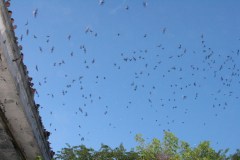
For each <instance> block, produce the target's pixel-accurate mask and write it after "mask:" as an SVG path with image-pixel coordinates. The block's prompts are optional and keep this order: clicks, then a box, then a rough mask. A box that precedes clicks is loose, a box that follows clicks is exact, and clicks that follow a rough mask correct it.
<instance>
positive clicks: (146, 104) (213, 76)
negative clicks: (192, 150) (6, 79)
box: [10, 0, 240, 152]
mask: <svg viewBox="0 0 240 160" xmlns="http://www.w3.org/2000/svg"><path fill="white" fill-rule="evenodd" d="M143 3H145V4H146V5H143ZM239 6H240V1H239V0H230V1H226V0H211V1H209V0H202V1H199V0H191V1H190V0H181V1H179V0H148V1H145V2H144V1H141V0H105V1H104V3H103V4H102V5H100V4H99V1H98V0H22V1H12V3H11V6H10V10H12V11H13V18H14V19H15V22H14V23H15V24H16V25H17V26H18V28H17V29H16V35H17V36H18V38H19V44H21V45H22V46H23V53H24V63H25V64H26V65H27V66H28V70H29V75H30V76H31V77H33V82H34V87H35V88H36V89H37V92H38V94H39V95H35V101H36V103H39V104H40V105H41V109H40V114H41V116H42V119H43V123H44V126H45V127H46V128H47V130H49V131H50V132H51V133H52V134H51V136H50V142H51V147H52V148H53V149H54V150H55V151H57V150H60V149H61V148H62V147H65V143H69V144H71V145H80V144H85V145H86V146H88V147H93V148H95V149H98V148H99V147H100V144H101V143H105V144H108V145H110V146H111V147H116V146H118V145H119V144H120V143H123V144H124V146H126V147H127V148H128V149H130V148H132V147H134V146H135V145H136V142H135V140H134V136H135V135H136V134H137V133H141V134H143V135H144V137H145V138H146V139H147V140H151V139H152V138H154V137H157V138H160V139H161V138H162V137H163V131H164V130H167V131H171V132H173V133H174V134H175V135H176V136H177V137H179V138H180V139H181V140H185V141H187V142H189V143H190V144H191V145H192V146H194V145H196V144H198V143H199V142H200V141H203V140H210V141H211V143H212V146H213V147H214V148H216V149H225V148H231V152H233V151H235V149H236V148H240V143H239V142H240V137H239V135H240V127H239V125H240V116H239V115H240V106H239V104H240V103H239V102H240V76H239V74H240V51H239V49H240V19H239V15H240V10H239ZM36 9H37V15H36V18H34V15H33V11H34V10H36ZM27 31H28V35H27Z"/></svg>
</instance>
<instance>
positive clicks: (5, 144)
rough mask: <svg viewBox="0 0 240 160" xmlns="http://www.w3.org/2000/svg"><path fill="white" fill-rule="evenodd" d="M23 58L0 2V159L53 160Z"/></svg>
mask: <svg viewBox="0 0 240 160" xmlns="http://www.w3.org/2000/svg"><path fill="white" fill-rule="evenodd" d="M20 54H21V52H20V50H19V47H18V43H17V39H16V37H15V33H14V29H13V26H12V24H11V20H10V16H9V14H8V10H7V8H6V7H5V5H4V0H0V159H1V160H5V159H6V160H15V159H16V160H19V159H28V160H33V159H35V157H36V156H37V155H41V156H42V157H43V158H44V159H45V160H49V159H51V150H50V148H49V143H48V141H47V136H46V134H45V133H44V128H43V126H42V123H41V120H40V116H39V114H38V110H37V108H36V104H35V102H34V95H33V93H31V91H32V90H31V87H30V86H29V77H28V75H27V69H26V67H25V66H24V64H23V63H22V61H21V59H20V58H19V57H20ZM16 59H17V60H16ZM15 60H16V61H15Z"/></svg>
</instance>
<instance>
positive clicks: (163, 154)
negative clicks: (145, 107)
mask: <svg viewBox="0 0 240 160" xmlns="http://www.w3.org/2000/svg"><path fill="white" fill-rule="evenodd" d="M135 140H136V141H137V143H138V145H137V146H136V149H135V150H134V149H132V150H131V151H127V150H126V149H125V148H124V146H123V145H122V144H121V145H119V146H118V147H116V148H114V149H112V148H111V147H109V146H108V145H105V144H102V145H101V147H100V149H99V150H97V151H96V150H94V149H92V148H87V147H86V146H85V145H80V146H70V145H69V144H67V147H66V148H63V149H62V150H61V151H59V152H58V153H57V154H56V156H55V159H56V160H240V150H237V151H236V153H235V154H232V155H230V156H227V152H228V149H226V150H220V151H215V150H214V149H213V148H212V147H211V146H210V142H209V141H203V142H200V143H199V144H198V145H197V146H196V147H191V146H190V145H189V144H188V143H187V142H184V141H180V140H179V139H178V138H177V137H176V136H175V135H174V134H173V133H171V132H165V135H164V138H163V141H162V142H161V141H160V140H159V139H157V138H154V139H153V140H152V141H151V142H150V143H147V142H146V141H145V139H144V138H143V137H142V135H141V134H137V135H136V137H135Z"/></svg>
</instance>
